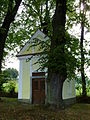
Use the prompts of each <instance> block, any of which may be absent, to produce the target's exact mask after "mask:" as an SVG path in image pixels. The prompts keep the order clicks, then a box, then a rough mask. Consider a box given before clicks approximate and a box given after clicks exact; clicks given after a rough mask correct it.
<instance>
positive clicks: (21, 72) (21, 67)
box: [18, 60, 23, 99]
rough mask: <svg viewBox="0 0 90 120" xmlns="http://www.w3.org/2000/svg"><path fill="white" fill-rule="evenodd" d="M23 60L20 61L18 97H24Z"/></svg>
mask: <svg viewBox="0 0 90 120" xmlns="http://www.w3.org/2000/svg"><path fill="white" fill-rule="evenodd" d="M22 69H23V66H22V60H20V61H19V81H18V99H22V74H23V71H22Z"/></svg>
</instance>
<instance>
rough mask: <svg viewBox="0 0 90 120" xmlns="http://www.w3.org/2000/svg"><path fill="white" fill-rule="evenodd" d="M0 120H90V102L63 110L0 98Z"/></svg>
mask: <svg viewBox="0 0 90 120" xmlns="http://www.w3.org/2000/svg"><path fill="white" fill-rule="evenodd" d="M0 120H90V104H75V105H73V106H71V107H69V108H66V109H65V110H51V109H50V108H47V107H45V106H39V105H29V104H24V103H20V102H18V101H17V99H15V98H2V100H1V101H0Z"/></svg>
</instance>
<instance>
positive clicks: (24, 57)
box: [18, 55, 32, 60]
mask: <svg viewBox="0 0 90 120" xmlns="http://www.w3.org/2000/svg"><path fill="white" fill-rule="evenodd" d="M31 57H32V55H27V56H20V57H18V59H19V60H22V59H28V58H31Z"/></svg>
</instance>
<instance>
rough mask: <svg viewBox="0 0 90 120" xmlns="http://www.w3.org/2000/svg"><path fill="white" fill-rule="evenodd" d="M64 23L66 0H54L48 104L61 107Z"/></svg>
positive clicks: (63, 71) (63, 73)
mask: <svg viewBox="0 0 90 120" xmlns="http://www.w3.org/2000/svg"><path fill="white" fill-rule="evenodd" d="M65 23H66V0H56V10H55V14H54V16H53V21H52V26H53V36H52V38H51V48H50V54H49V64H48V82H47V83H48V95H47V102H48V103H49V104H52V105H55V106H59V107H63V98H62V92H63V91H62V90H63V83H64V81H65V80H66V78H67V70H66V62H65V51H64V47H65V43H66V39H65Z"/></svg>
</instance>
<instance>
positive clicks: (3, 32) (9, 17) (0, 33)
mask: <svg viewBox="0 0 90 120" xmlns="http://www.w3.org/2000/svg"><path fill="white" fill-rule="evenodd" d="M21 1H22V0H15V6H14V7H13V0H10V1H9V4H8V11H7V14H6V16H5V19H4V21H3V24H2V26H1V28H0V73H1V68H2V60H3V52H4V46H5V41H6V38H7V35H8V31H9V28H10V24H11V23H12V22H13V21H14V18H15V15H16V13H17V11H18V8H19V6H20V3H21Z"/></svg>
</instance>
